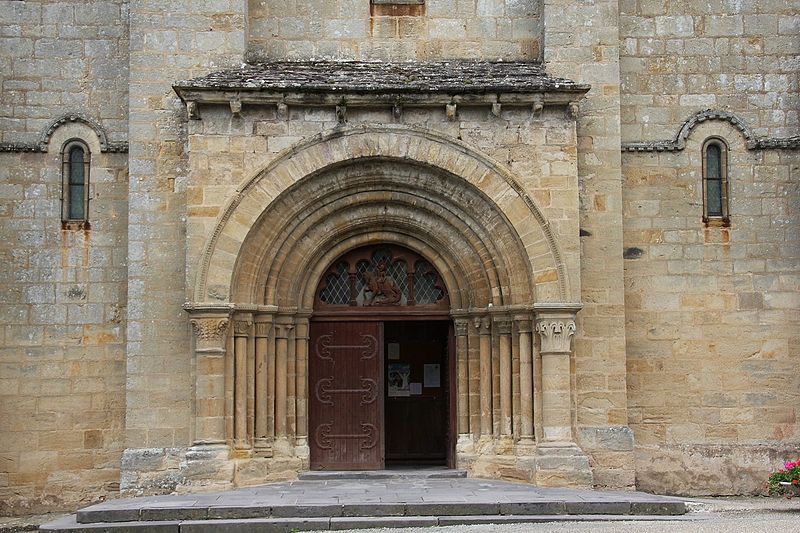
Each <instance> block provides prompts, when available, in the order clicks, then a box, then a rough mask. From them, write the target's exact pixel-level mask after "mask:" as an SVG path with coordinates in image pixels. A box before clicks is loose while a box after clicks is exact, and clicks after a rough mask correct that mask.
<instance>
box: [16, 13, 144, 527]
mask: <svg viewBox="0 0 800 533" xmlns="http://www.w3.org/2000/svg"><path fill="white" fill-rule="evenodd" d="M127 50H128V26H127V2H124V1H102V2H101V1H80V2H79V1H64V2H44V1H26V2H2V3H0V142H2V143H3V145H4V150H7V149H11V150H15V149H16V150H38V152H34V153H30V152H28V153H24V152H19V151H17V152H13V151H12V152H5V151H4V152H2V153H0V190H1V191H2V193H0V234H2V235H3V239H2V242H0V256H1V257H2V259H0V321H2V330H0V331H2V333H0V383H2V385H0V513H10V512H17V513H18V512H31V511H43V510H52V509H65V508H72V507H75V506H77V505H80V504H85V503H88V502H91V501H95V500H97V499H103V498H106V497H109V496H113V495H114V494H116V493H117V492H118V490H119V457H120V453H121V450H122V441H123V431H124V414H125V410H124V383H125V365H124V354H125V307H126V286H127V283H126V281H125V277H126V253H125V252H126V249H127V230H126V224H127V169H126V155H125V154H123V153H112V152H115V151H116V152H118V151H119V150H124V147H123V146H121V143H120V141H124V139H125V136H126V132H127V122H126V115H127V99H128V96H127V95H128V93H127V89H128V77H127V69H128V59H127ZM65 114H74V115H77V116H79V117H81V119H82V120H84V119H85V120H88V121H89V122H91V123H92V124H91V126H90V125H89V124H88V123H87V122H81V121H78V122H75V121H73V120H67V121H66V122H65V123H61V124H56V122H57V121H58V120H59V119H61V118H62V117H64V116H65ZM98 135H99V136H100V137H98ZM71 138H80V139H83V140H84V141H85V142H86V143H87V144H88V146H89V149H90V152H91V159H92V165H91V171H90V186H89V191H88V194H89V198H90V199H89V222H90V224H91V229H86V230H71V229H62V225H61V192H62V191H61V189H62V185H61V157H60V155H59V151H60V150H61V147H62V146H63V144H64V143H65V142H66V141H67V140H69V139H71ZM108 149H111V152H108V151H106V150H108Z"/></svg>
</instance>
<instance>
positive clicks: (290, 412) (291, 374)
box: [286, 327, 297, 443]
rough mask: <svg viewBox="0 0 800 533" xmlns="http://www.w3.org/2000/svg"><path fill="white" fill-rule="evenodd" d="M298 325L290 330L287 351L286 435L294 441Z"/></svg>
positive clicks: (295, 430) (295, 429)
mask: <svg viewBox="0 0 800 533" xmlns="http://www.w3.org/2000/svg"><path fill="white" fill-rule="evenodd" d="M296 332H297V328H296V327H292V329H291V331H289V338H288V339H287V340H288V346H287V348H288V349H287V351H286V436H287V437H288V438H289V440H290V441H292V443H293V442H294V438H295V436H296V435H297V403H296V402H297V340H296V338H295V333H296Z"/></svg>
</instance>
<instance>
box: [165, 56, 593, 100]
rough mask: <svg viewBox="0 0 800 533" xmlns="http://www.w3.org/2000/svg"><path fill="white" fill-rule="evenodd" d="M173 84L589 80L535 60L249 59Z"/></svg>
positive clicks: (383, 87)
mask: <svg viewBox="0 0 800 533" xmlns="http://www.w3.org/2000/svg"><path fill="white" fill-rule="evenodd" d="M175 87H176V88H182V89H189V88H192V89H250V90H252V89H262V90H280V91H303V92H340V93H346V92H354V93H386V92H392V93H465V92H468V93H477V92H509V93H526V92H544V91H575V92H579V93H583V92H586V91H588V90H589V86H588V85H581V84H578V83H575V82H573V81H570V80H567V79H564V78H554V77H552V76H549V75H547V74H546V73H545V71H544V68H542V66H541V64H539V63H531V62H521V61H512V62H489V61H441V62H404V63H383V62H377V61H280V62H272V63H253V64H243V65H242V66H241V68H238V69H231V70H223V71H218V72H213V73H211V74H208V75H206V76H202V77H199V78H194V79H192V80H188V81H181V82H177V83H176V84H175Z"/></svg>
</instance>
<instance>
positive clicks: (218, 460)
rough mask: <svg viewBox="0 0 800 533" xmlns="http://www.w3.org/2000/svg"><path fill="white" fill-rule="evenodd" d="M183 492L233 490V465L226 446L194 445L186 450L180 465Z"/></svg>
mask: <svg viewBox="0 0 800 533" xmlns="http://www.w3.org/2000/svg"><path fill="white" fill-rule="evenodd" d="M180 471H181V476H182V477H183V483H182V484H181V485H182V486H181V487H180V488H181V489H183V490H185V491H196V490H225V489H230V488H233V475H234V471H235V464H234V462H233V461H232V460H231V450H230V447H229V446H228V445H227V444H221V443H215V444H195V445H193V446H191V447H190V448H189V449H188V450H186V455H185V457H184V460H183V462H181V465H180Z"/></svg>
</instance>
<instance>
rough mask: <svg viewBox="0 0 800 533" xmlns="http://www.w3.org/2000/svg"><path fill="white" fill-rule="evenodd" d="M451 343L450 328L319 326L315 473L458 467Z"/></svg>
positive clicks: (313, 361)
mask: <svg viewBox="0 0 800 533" xmlns="http://www.w3.org/2000/svg"><path fill="white" fill-rule="evenodd" d="M451 338H452V331H451V327H450V324H449V323H448V322H446V321H398V322H380V321H369V322H368V321H362V322H344V321H331V322H323V321H315V322H312V323H311V339H310V352H311V353H310V358H309V446H310V452H311V468H312V469H313V470H375V469H382V468H385V467H387V465H388V466H393V465H431V464H440V465H450V463H451V461H452V451H451V448H452V446H453V444H454V442H453V438H454V435H453V431H451V428H452V427H453V425H452V423H451V422H452V419H453V415H454V413H453V412H452V410H451V409H450V405H451V402H450V392H451V391H450V389H451V387H450V386H449V384H450V376H451V373H450V372H451V365H450V363H451V361H452V357H450V355H449V350H450V348H451V347H452V343H451V342H450V339H451ZM426 373H427V376H426Z"/></svg>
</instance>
